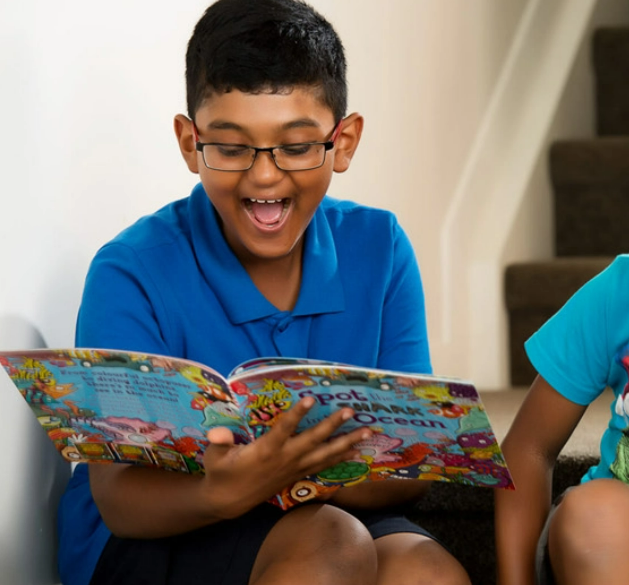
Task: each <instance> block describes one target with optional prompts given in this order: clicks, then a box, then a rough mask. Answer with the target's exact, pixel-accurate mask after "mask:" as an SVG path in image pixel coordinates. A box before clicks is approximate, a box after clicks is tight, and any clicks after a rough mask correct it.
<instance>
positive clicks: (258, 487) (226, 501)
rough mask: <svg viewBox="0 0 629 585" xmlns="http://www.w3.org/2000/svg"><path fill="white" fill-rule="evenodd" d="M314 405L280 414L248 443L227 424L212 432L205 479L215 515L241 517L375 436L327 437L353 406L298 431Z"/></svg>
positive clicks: (301, 403)
mask: <svg viewBox="0 0 629 585" xmlns="http://www.w3.org/2000/svg"><path fill="white" fill-rule="evenodd" d="M313 404H314V399H313V398H312V397H307V398H304V399H302V400H300V401H299V402H298V403H297V404H296V405H295V406H294V407H293V408H291V409H290V410H289V411H287V412H285V413H283V414H282V415H281V416H280V417H279V418H278V419H277V421H276V423H275V424H274V426H273V428H272V429H271V430H270V431H269V432H268V433H266V434H265V435H263V436H262V437H260V438H259V439H257V440H256V441H254V442H253V443H250V444H248V445H235V444H234V436H233V434H232V432H231V431H230V430H229V429H227V428H224V427H220V428H215V429H212V430H210V431H208V434H207V437H208V439H209V441H210V445H209V446H208V448H207V449H206V452H205V455H204V457H203V459H204V464H205V478H204V481H205V483H206V490H205V493H206V494H207V498H208V505H209V506H210V508H211V512H212V514H215V515H216V516H218V517H222V518H235V517H238V516H240V515H242V514H244V513H245V512H247V511H248V510H250V509H251V508H253V507H254V506H256V505H258V504H260V503H262V502H265V501H266V500H268V499H269V498H271V497H272V496H273V495H275V494H276V493H277V492H279V491H280V490H282V489H283V488H284V487H286V486H288V485H291V484H292V483H294V482H295V481H298V480H300V479H303V478H304V477H305V476H307V475H310V474H313V473H316V472H318V471H321V470H323V469H326V468H328V467H331V466H333V465H336V464H337V463H339V462H341V461H345V460H347V459H351V458H352V456H354V455H355V454H356V453H355V451H354V445H355V444H356V443H358V442H360V441H362V440H364V439H366V438H368V437H369V436H370V432H369V431H368V430H366V429H357V430H355V431H352V432H351V433H347V434H345V435H342V436H340V437H336V438H334V439H332V440H329V441H328V439H329V438H330V436H331V435H332V434H333V433H334V431H336V430H337V429H338V428H339V427H340V426H341V425H342V424H343V423H344V422H346V421H347V420H349V419H350V418H351V417H352V416H353V411H352V410H351V409H349V408H343V409H341V410H339V411H338V412H335V413H334V414H332V415H330V416H329V417H328V418H326V419H325V420H323V421H321V422H320V423H319V424H317V425H316V426H314V427H312V428H310V429H308V430H306V431H303V432H301V433H299V434H298V435H295V431H296V429H297V425H298V424H299V421H301V419H302V418H303V417H304V416H305V415H306V414H307V412H308V410H309V409H310V408H311V407H312V405H313Z"/></svg>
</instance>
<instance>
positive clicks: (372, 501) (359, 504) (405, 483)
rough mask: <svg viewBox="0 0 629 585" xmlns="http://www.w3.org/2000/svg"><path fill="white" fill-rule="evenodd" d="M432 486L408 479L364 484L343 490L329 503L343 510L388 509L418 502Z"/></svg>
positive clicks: (428, 482) (337, 492)
mask: <svg viewBox="0 0 629 585" xmlns="http://www.w3.org/2000/svg"><path fill="white" fill-rule="evenodd" d="M431 484H432V482H431V481H423V480H422V481H412V480H408V479H388V480H386V481H374V482H364V483H360V484H358V485H355V486H351V487H345V488H341V489H340V490H338V491H336V492H334V493H333V494H332V497H330V498H329V500H328V501H329V503H331V504H334V505H336V506H339V507H341V508H362V509H370V510H375V509H378V508H388V507H392V506H400V505H403V504H407V503H410V502H413V501H416V500H417V499H418V498H420V497H422V496H423V495H424V494H425V493H426V492H427V491H428V490H429V488H430V485H431Z"/></svg>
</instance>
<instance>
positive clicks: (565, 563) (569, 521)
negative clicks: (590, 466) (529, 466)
mask: <svg viewBox="0 0 629 585" xmlns="http://www.w3.org/2000/svg"><path fill="white" fill-rule="evenodd" d="M628 518H629V486H628V485H626V484H624V483H622V482H620V481H618V480H616V479H597V480H592V481H589V482H587V483H585V484H582V485H579V486H577V487H575V488H573V489H571V490H570V491H569V492H568V493H567V494H566V496H565V497H564V499H563V500H562V502H561V504H559V507H558V508H557V511H556V513H555V515H554V517H553V518H552V520H551V524H550V532H549V537H548V551H549V555H550V562H551V565H552V567H553V572H554V575H555V580H556V582H557V584H558V585H562V584H564V583H570V585H582V584H589V583H596V584H600V583H605V585H614V584H618V585H621V584H622V585H624V584H625V583H627V575H629V555H628V554H627V542H629V522H628V521H627V519H628Z"/></svg>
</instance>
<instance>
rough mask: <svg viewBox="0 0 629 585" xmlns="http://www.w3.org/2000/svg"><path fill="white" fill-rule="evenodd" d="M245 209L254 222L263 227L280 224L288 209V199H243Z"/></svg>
mask: <svg viewBox="0 0 629 585" xmlns="http://www.w3.org/2000/svg"><path fill="white" fill-rule="evenodd" d="M244 202H245V209H246V210H247V213H249V215H250V216H251V217H253V218H254V219H255V221H256V222H258V223H259V224H262V225H263V226H265V227H275V226H277V225H279V224H280V223H281V221H282V220H283V219H284V217H285V216H286V213H287V211H288V208H289V207H290V199H288V198H286V199H253V198H249V199H245V200H244Z"/></svg>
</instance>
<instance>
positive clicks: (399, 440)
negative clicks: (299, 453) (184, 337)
mask: <svg viewBox="0 0 629 585" xmlns="http://www.w3.org/2000/svg"><path fill="white" fill-rule="evenodd" d="M230 385H231V388H232V390H233V391H234V392H235V393H237V394H239V395H240V396H241V397H243V398H244V400H245V401H246V404H245V411H244V412H245V417H246V420H247V423H248V425H249V427H250V428H251V429H252V432H253V435H254V436H256V437H259V436H261V435H262V434H264V433H266V432H268V430H269V429H270V428H272V426H273V424H274V420H276V418H277V416H279V415H281V413H282V412H284V411H285V410H287V409H289V408H290V407H291V406H292V405H293V404H295V403H296V402H297V401H298V400H299V399H301V398H303V397H305V396H313V397H314V398H315V400H316V402H315V405H314V406H313V408H312V409H311V410H310V412H309V413H308V415H306V417H305V418H304V419H303V420H302V423H301V424H300V426H299V428H298V432H301V431H303V430H305V429H307V428H310V427H312V426H314V425H316V424H317V423H318V422H320V421H321V420H323V418H325V417H326V416H329V415H330V414H331V413H332V412H334V411H336V410H338V409H340V408H343V407H351V408H352V409H353V410H354V412H355V414H354V417H353V418H352V419H351V420H350V421H348V422H347V423H345V424H344V425H343V426H342V427H341V428H340V430H339V431H338V433H337V434H341V433H347V432H349V431H351V430H353V429H355V428H358V427H366V428H369V429H371V430H372V431H373V433H374V434H373V437H372V438H371V439H369V440H367V441H363V442H361V443H359V444H358V445H357V446H356V448H357V449H358V450H359V455H358V456H357V457H356V458H355V460H353V461H348V462H344V463H341V464H339V465H337V466H335V467H334V468H331V469H328V470H325V471H323V472H321V473H319V474H317V475H316V476H314V477H310V478H307V479H308V481H309V482H310V483H309V484H303V482H300V489H302V490H303V493H307V492H308V491H309V490H308V488H309V489H310V491H311V492H313V493H315V495H316V493H317V491H318V493H321V491H322V490H323V491H324V490H325V489H326V488H333V487H337V486H347V485H356V484H357V483H360V482H362V481H378V480H382V479H389V478H391V479H419V480H433V481H447V482H455V483H459V484H463V485H476V486H486V487H499V488H508V489H512V488H513V482H512V479H511V476H510V474H509V471H508V469H507V466H506V463H505V460H504V457H503V455H502V452H501V450H500V447H499V446H498V443H497V441H496V437H495V435H494V432H493V430H492V428H491V425H490V422H489V419H488V417H487V414H486V412H485V408H484V406H483V404H482V402H481V399H480V397H479V395H478V392H477V391H476V389H475V387H474V386H473V385H472V384H471V383H469V382H465V381H461V380H454V379H450V378H439V377H433V376H418V375H412V374H405V373H396V372H387V371H381V370H370V369H365V368H353V367H349V366H340V365H336V366H327V365H315V366H313V365H310V366H307V365H299V364H298V365H293V366H281V365H280V366H277V367H269V368H260V369H253V370H245V371H244V372H243V373H241V374H240V375H237V376H235V377H233V378H231V380H230ZM302 484H303V485H302ZM293 495H294V494H293ZM283 497H284V498H285V499H287V501H286V502H284V503H285V504H287V505H291V503H295V502H290V501H288V500H290V499H291V497H292V496H291V492H290V490H288V492H286V493H284V494H283Z"/></svg>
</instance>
